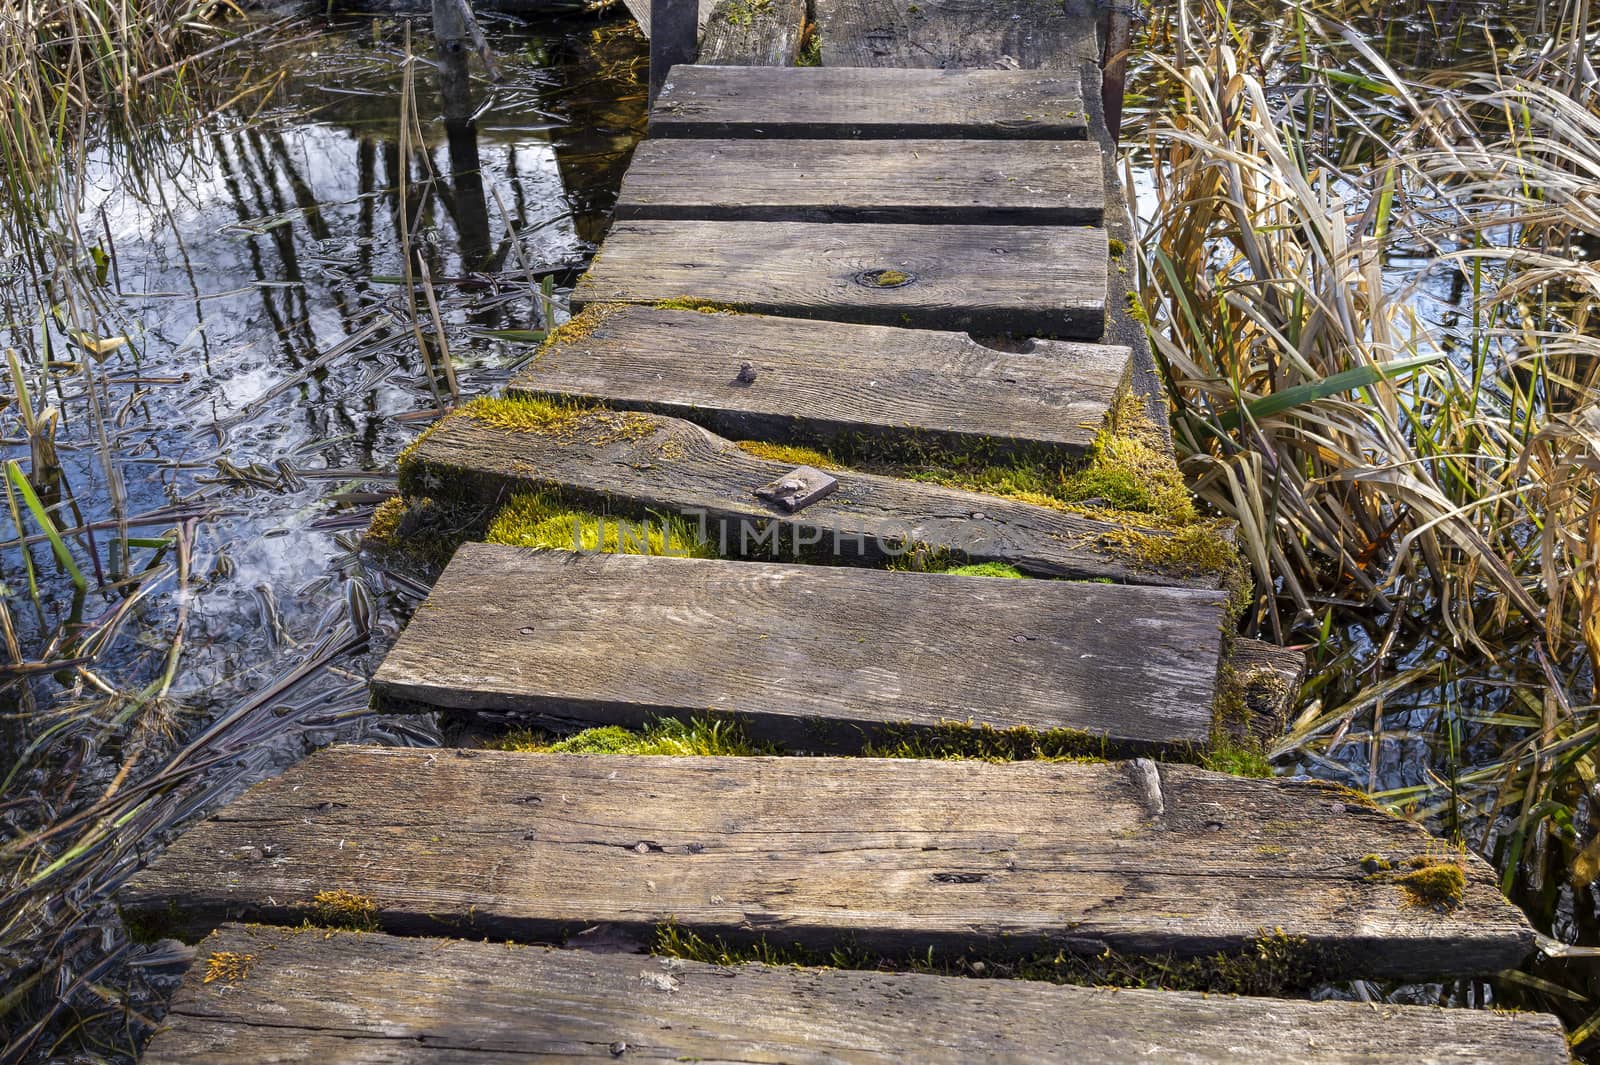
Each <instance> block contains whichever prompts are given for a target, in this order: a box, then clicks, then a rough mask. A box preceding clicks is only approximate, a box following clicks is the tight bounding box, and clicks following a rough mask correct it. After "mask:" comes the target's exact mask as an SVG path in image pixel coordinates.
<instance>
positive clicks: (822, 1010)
mask: <svg viewBox="0 0 1600 1065" xmlns="http://www.w3.org/2000/svg"><path fill="white" fill-rule="evenodd" d="M214 954H234V955H239V956H243V957H249V958H251V959H252V961H251V962H250V963H249V968H248V971H247V973H246V975H245V976H244V977H243V978H242V979H239V980H236V981H229V980H213V981H212V982H210V983H207V982H205V976H206V973H207V972H208V971H209V963H208V959H209V958H210V957H211V956H212V955H214ZM199 959H200V960H199V961H198V962H197V963H196V964H195V966H194V967H193V968H192V969H191V970H190V972H189V974H188V976H187V977H186V978H185V979H184V982H183V986H182V988H181V989H180V990H179V991H178V993H177V995H176V996H175V998H174V1000H173V1003H172V1009H171V1011H170V1012H169V1013H168V1015H167V1019H166V1022H165V1024H164V1025H163V1028H162V1031H161V1032H160V1033H159V1034H158V1035H157V1036H156V1037H155V1039H154V1040H153V1041H152V1043H151V1044H150V1047H149V1049H148V1050H146V1052H145V1055H144V1058H143V1061H144V1065H202V1063H203V1065H261V1063H262V1062H275V1063H279V1065H289V1063H291V1062H299V1063H304V1065H367V1063H371V1062H374V1061H380V1060H381V1061H385V1062H391V1063H396V1065H444V1063H453V1062H458V1061H466V1060H471V1061H481V1060H483V1055H484V1054H486V1053H487V1054H492V1055H494V1060H496V1061H501V1062H530V1063H531V1062H535V1061H539V1062H548V1061H550V1060H552V1059H557V1058H559V1059H560V1060H563V1061H588V1060H598V1061H615V1060H617V1059H619V1058H620V1059H622V1060H625V1061H650V1062H672V1061H720V1062H755V1061H762V1062H786V1063H789V1065H846V1063H853V1065H860V1063H863V1062H884V1063H895V1065H899V1063H901V1062H908V1061H911V1062H918V1063H926V1065H967V1063H969V1062H973V1061H1017V1062H1023V1061H1026V1062H1033V1063H1060V1065H1067V1063H1074V1065H1126V1063H1129V1062H1147V1063H1150V1065H1236V1063H1238V1062H1242V1061H1273V1062H1278V1063H1280V1065H1357V1063H1359V1065H1416V1063H1418V1062H1429V1061H1450V1062H1453V1063H1456V1065H1565V1063H1566V1062H1567V1060H1568V1057H1567V1052H1566V1043H1565V1040H1564V1039H1563V1037H1562V1033H1561V1026H1560V1024H1559V1023H1558V1022H1557V1021H1556V1020H1555V1018H1553V1017H1550V1016H1548V1015H1543V1014H1499V1013H1493V1012H1490V1011H1488V1010H1439V1009H1432V1008H1423V1007H1416V1006H1388V1005H1384V1006H1377V1007H1373V1006H1367V1005H1361V1004H1357V1003H1350V1002H1304V1001H1285V1000H1281V999H1252V998H1233V997H1229V996H1209V995H1197V994H1186V993H1180V992H1162V991H1112V990H1108V989H1097V988H1085V987H1056V986H1051V985H1049V984H1041V983H1035V982H1030V981H996V980H961V979H955V978H951V977H940V976H925V975H921V974H912V973H877V972H853V971H845V970H832V969H799V968H793V967H783V968H774V967H770V966H765V965H742V966H737V967H734V968H727V967H723V966H716V965H705V964H702V963H699V962H689V961H681V960H677V959H669V958H640V957H637V956H632V955H625V954H622V955H619V954H595V953H591V952H588V951H581V950H548V949H544V948H540V947H526V946H507V945H505V944H491V943H468V942H461V941H459V940H443V941H441V940H421V939H402V938H397V937H393V936H384V935H361V936H334V937H331V938H327V937H323V936H308V935H298V934H296V933H294V932H292V931H288V930H284V929H277V928H267V927H262V926H251V927H241V926H238V925H229V926H227V927H226V928H224V929H222V930H221V931H220V932H218V933H217V934H215V935H213V936H211V937H210V938H208V939H207V940H206V941H205V942H203V943H202V944H201V945H200V950H199ZM619 1048H620V1049H619Z"/></svg>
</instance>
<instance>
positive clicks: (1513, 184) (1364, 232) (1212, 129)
mask: <svg viewBox="0 0 1600 1065" xmlns="http://www.w3.org/2000/svg"><path fill="white" fill-rule="evenodd" d="M1323 6H1324V7H1326V6H1328V5H1323ZM1333 6H1338V5H1333ZM1547 14H1549V15H1551V16H1552V18H1551V22H1550V26H1549V33H1548V35H1547V36H1546V37H1545V38H1544V39H1542V40H1529V41H1526V42H1524V43H1523V45H1522V46H1520V47H1519V48H1517V49H1514V50H1510V49H1505V48H1501V47H1489V48H1485V49H1483V50H1482V54H1484V55H1485V56H1486V57H1487V61H1486V62H1485V63H1484V64H1483V65H1482V66H1481V68H1480V69H1476V70H1474V69H1469V68H1465V67H1458V68H1457V69H1455V70H1450V71H1444V72H1440V73H1438V74H1435V75H1430V76H1427V77H1425V78H1407V77H1403V76H1401V75H1400V74H1399V73H1397V72H1396V71H1395V70H1394V69H1392V68H1391V67H1390V65H1389V64H1388V63H1387V62H1386V61H1385V60H1384V59H1383V58H1382V56H1381V55H1379V54H1378V53H1377V52H1376V51H1375V50H1374V49H1373V48H1372V47H1371V46H1370V45H1369V44H1368V43H1367V42H1366V41H1364V40H1363V39H1362V38H1361V37H1360V35H1359V34H1357V33H1356V32H1354V31H1353V30H1351V29H1350V28H1349V27H1348V26H1346V25H1343V24H1341V23H1339V22H1336V21H1333V20H1331V19H1328V18H1326V17H1323V16H1319V15H1317V14H1315V13H1314V12H1313V11H1312V10H1311V9H1310V7H1309V6H1303V5H1290V6H1287V7H1285V8H1283V9H1282V10H1281V12H1280V13H1278V14H1277V15H1276V16H1275V17H1274V18H1272V19H1270V20H1269V21H1268V23H1267V25H1266V27H1265V32H1260V31H1259V30H1258V31H1257V32H1251V31H1249V30H1247V29H1246V28H1245V27H1243V26H1241V25H1238V24H1235V23H1233V22H1232V21H1230V20H1229V18H1228V17H1227V14H1226V13H1225V12H1223V11H1221V10H1220V9H1218V8H1216V7H1211V6H1206V7H1203V8H1202V7H1200V6H1192V5H1189V4H1186V3H1180V4H1179V5H1177V12H1176V17H1175V19H1174V21H1173V22H1172V23H1170V24H1168V25H1166V26H1165V27H1162V28H1159V29H1158V32H1157V34H1156V36H1155V45H1156V47H1158V48H1161V49H1164V50H1165V54H1164V56H1163V58H1162V59H1161V61H1160V63H1159V65H1158V70H1157V79H1158V80H1159V81H1160V82H1161V83H1162V85H1163V86H1164V87H1165V91H1166V98H1165V100H1164V103H1163V106H1162V107H1161V108H1159V109H1157V113H1156V115H1155V117H1154V118H1153V119H1152V120H1151V123H1150V125H1149V127H1148V130H1147V131H1146V140H1147V150H1148V153H1149V157H1148V158H1149V166H1150V175H1151V182H1150V186H1151V187H1152V188H1153V195H1151V196H1149V197H1147V198H1146V201H1145V202H1143V203H1141V205H1140V206H1141V214H1142V216H1143V218H1142V221H1141V226H1140V234H1139V237H1140V240H1139V243H1140V264H1141V293H1140V295H1141V298H1142V305H1143V307H1144V308H1145V309H1147V311H1148V313H1149V314H1150V315H1151V334H1152V337H1153V340H1154V343H1155V346H1156V350H1157V358H1158V362H1159V364H1160V367H1161V370H1162V372H1163V373H1164V375H1165V378H1166V383H1167V386H1168V389H1169V392H1170V396H1171V401H1172V407H1173V419H1172V420H1173V429H1174V433H1175V436H1176V440H1177V444H1178V447H1179V450H1180V453H1181V458H1182V462H1183V466H1184V468H1185V470H1186V472H1187V474H1188V476H1189V478H1190V481H1191V484H1192V485H1193V486H1194V488H1195V490H1196V492H1197V493H1198V494H1199V496H1200V497H1201V498H1202V499H1203V500H1204V501H1205V502H1206V503H1207V504H1209V505H1210V506H1211V507H1213V508H1214V509H1215V510H1217V511H1218V512H1220V513H1222V514H1225V515H1227V516H1229V517H1231V518H1234V519H1235V520H1237V521H1238V523H1239V526H1240V530H1241V543H1242V545H1243V546H1244V549H1245V552H1246V554H1247V556H1248V559H1249V561H1250V564H1251V566H1252V567H1253V569H1254V571H1255V576H1256V579H1257V583H1258V587H1259V588H1261V589H1263V590H1264V594H1263V595H1262V596H1261V597H1260V599H1259V601H1258V603H1257V611H1256V614H1255V617H1254V619H1253V620H1254V622H1255V624H1256V625H1257V626H1258V627H1259V628H1260V629H1261V630H1262V631H1264V632H1266V633H1267V634H1269V635H1271V636H1272V637H1274V638H1277V639H1279V640H1283V641H1291V640H1293V641H1299V642H1303V643H1306V644H1308V645H1309V646H1310V649H1311V651H1312V654H1313V658H1314V667H1315V671H1316V673H1317V674H1318V675H1319V676H1320V679H1318V680H1315V681H1314V682H1313V684H1312V685H1311V686H1310V687H1309V688H1308V694H1309V695H1310V699H1309V701H1308V703H1307V705H1306V706H1305V707H1304V708H1303V712H1302V713H1301V714H1300V716H1299V718H1298V720H1297V721H1296V722H1295V723H1294V725H1293V727H1292V729H1291V731H1290V733H1289V735H1288V736H1287V737H1285V738H1284V740H1283V741H1282V742H1281V743H1280V744H1279V745H1278V747H1277V750H1276V752H1275V753H1276V754H1277V755H1278V756H1280V757H1285V758H1293V759H1297V760H1299V761H1300V762H1302V763H1303V764H1307V765H1308V766H1309V767H1311V768H1313V769H1315V770H1317V771H1319V772H1326V773H1329V774H1332V775H1336V776H1340V777H1343V778H1345V779H1347V780H1348V782H1349V783H1352V784H1355V785H1357V786H1361V787H1364V788H1367V789H1369V790H1372V791H1375V792H1378V793H1379V794H1380V797H1381V798H1384V799H1385V800H1386V801H1388V802H1390V803H1391V804H1393V805H1395V806H1396V807H1399V808H1404V809H1409V810H1411V811H1413V812H1414V813H1415V814H1416V815H1418V816H1432V817H1436V818H1438V819H1439V820H1440V822H1442V823H1443V824H1444V826H1445V827H1446V828H1448V829H1451V830H1457V831H1461V832H1462V833H1464V834H1465V835H1466V836H1467V838H1468V839H1469V840H1470V841H1471V842H1472V843H1474V844H1475V845H1476V846H1478V847H1479V848H1480V849H1482V850H1483V851H1484V852H1485V853H1487V854H1489V855H1491V856H1492V857H1493V858H1495V859H1496V860H1497V861H1498V862H1499V865H1500V867H1501V869H1502V870H1503V871H1504V876H1505V886H1506V887H1507V888H1508V890H1512V891H1513V892H1514V893H1516V894H1517V895H1518V896H1519V897H1521V898H1523V899H1525V900H1527V899H1532V900H1535V901H1537V902H1538V903H1539V905H1537V906H1536V907H1535V909H1536V911H1540V910H1545V909H1548V911H1549V912H1553V908H1554V907H1553V902H1554V899H1555V896H1557V895H1559V893H1560V891H1561V890H1563V889H1564V888H1565V889H1566V890H1579V891H1582V890H1584V889H1586V888H1587V887H1588V886H1589V885H1590V884H1591V883H1592V882H1594V881H1595V878H1596V875H1597V874H1600V844H1597V843H1595V842H1592V841H1591V840H1590V839H1589V838H1588V837H1589V836H1590V835H1591V834H1592V829H1588V828H1586V827H1584V826H1586V825H1589V824H1592V823H1594V821H1593V819H1594V817H1595V815H1596V812H1597V811H1596V809H1595V808H1594V806H1593V805H1592V804H1593V799H1592V795H1593V789H1594V786H1595V784H1596V781H1597V776H1600V764H1597V762H1596V759H1595V755H1594V748H1595V745H1596V743H1597V742H1600V712H1597V711H1600V707H1597V706H1596V705H1595V704H1596V703H1597V701H1600V700H1597V696H1596V689H1595V682H1596V674H1595V669H1596V663H1597V661H1600V558H1597V553H1600V491H1597V489H1600V391H1597V387H1600V264H1597V263H1596V262H1595V261H1594V256H1595V255H1596V253H1597V252H1600V98H1597V81H1596V76H1595V72H1594V70H1593V69H1592V67H1590V66H1589V64H1588V60H1587V56H1588V55H1589V54H1590V51H1591V50H1592V48H1591V46H1592V44H1593V42H1594V41H1595V40H1596V39H1600V38H1597V37H1596V36H1595V35H1596V33H1597V32H1600V26H1597V25H1596V24H1595V19H1594V16H1593V12H1591V10H1590V8H1589V5H1588V2H1587V0H1569V2H1567V3H1566V4H1564V5H1562V6H1561V9H1560V14H1561V16H1562V17H1561V18H1560V19H1556V18H1554V17H1553V16H1554V15H1555V14H1556V8H1555V7H1554V6H1553V5H1552V7H1551V9H1550V11H1549V12H1547ZM1334 131H1337V132H1334ZM1579 905H1580V907H1581V906H1583V905H1587V904H1586V903H1582V902H1580V904H1579ZM1590 909H1592V907H1590ZM1591 920H1592V918H1591Z"/></svg>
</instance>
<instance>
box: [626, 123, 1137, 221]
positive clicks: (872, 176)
mask: <svg viewBox="0 0 1600 1065" xmlns="http://www.w3.org/2000/svg"><path fill="white" fill-rule="evenodd" d="M1105 199H1106V195H1105V182H1104V179H1103V177H1102V174H1101V165H1100V149H1099V147H1098V146H1097V145H1091V144H1088V143H1086V142H1080V141H1000V142H992V141H987V142H986V141H935V140H873V141H818V140H789V141H761V140H681V139H672V138H652V139H650V140H646V141H643V142H641V143H640V145H639V147H638V148H637V149H636V150H635V152H634V156H633V165H632V167H631V168H630V169H629V170H628V176H627V177H626V178H625V179H624V180H623V183H622V193H621V196H620V198H619V199H618V201H617V217H618V218H621V219H639V218H648V219H674V220H692V219H711V220H719V219H720V220H723V221H745V222H884V223H946V222H959V223H962V224H963V225H978V224H984V225H991V224H992V225H1098V224H1099V223H1100V222H1101V220H1102V218H1103V217H1104V212H1105Z"/></svg>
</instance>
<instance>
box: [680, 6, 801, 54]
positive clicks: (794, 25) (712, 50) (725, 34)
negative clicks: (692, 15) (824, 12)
mask: <svg viewBox="0 0 1600 1065" xmlns="http://www.w3.org/2000/svg"><path fill="white" fill-rule="evenodd" d="M805 23H806V0H722V3H720V4H718V5H717V9H716V11H714V12H712V14H711V17H710V18H709V19H707V20H706V22H705V30H704V32H703V33H702V35H701V37H700V62H702V63H716V64H721V65H724V66H774V67H787V66H793V65H794V61H795V58H796V57H797V56H798V55H799V54H800V37H801V35H802V34H803V33H804V31H805Z"/></svg>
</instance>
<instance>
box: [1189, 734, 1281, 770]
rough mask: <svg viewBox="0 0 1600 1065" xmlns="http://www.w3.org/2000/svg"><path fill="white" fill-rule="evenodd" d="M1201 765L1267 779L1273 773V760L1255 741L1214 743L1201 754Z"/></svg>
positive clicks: (1211, 768) (1206, 767)
mask: <svg viewBox="0 0 1600 1065" xmlns="http://www.w3.org/2000/svg"><path fill="white" fill-rule="evenodd" d="M1200 765H1201V766H1202V767H1203V768H1205V769H1210V770H1213V771H1215V772H1218V773H1231V774H1232V775H1233V776H1236V777H1260V778H1262V779H1265V778H1267V777H1270V776H1272V775H1273V770H1272V762H1271V761H1269V760H1268V759H1267V756H1266V754H1265V752H1263V751H1262V750H1261V747H1260V745H1259V744H1254V743H1231V742H1230V743H1221V744H1214V745H1212V747H1211V749H1210V750H1209V751H1206V752H1205V753H1204V754H1202V755H1201V756H1200Z"/></svg>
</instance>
